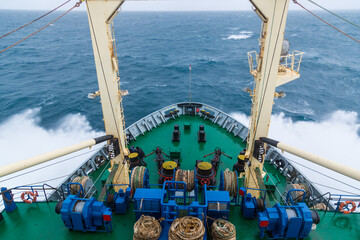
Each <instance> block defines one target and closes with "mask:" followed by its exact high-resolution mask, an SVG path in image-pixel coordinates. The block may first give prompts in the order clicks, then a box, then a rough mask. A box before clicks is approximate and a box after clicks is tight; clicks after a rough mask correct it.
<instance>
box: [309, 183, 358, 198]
mask: <svg viewBox="0 0 360 240" xmlns="http://www.w3.org/2000/svg"><path fill="white" fill-rule="evenodd" d="M311 183H313V184H317V185H319V186H322V187H327V188H330V189H333V190H336V191H340V192H344V193H349V194H352V195H358V193H353V192H348V191H345V190H343V189H338V188H334V187H330V186H328V185H323V184H321V183H317V182H311Z"/></svg>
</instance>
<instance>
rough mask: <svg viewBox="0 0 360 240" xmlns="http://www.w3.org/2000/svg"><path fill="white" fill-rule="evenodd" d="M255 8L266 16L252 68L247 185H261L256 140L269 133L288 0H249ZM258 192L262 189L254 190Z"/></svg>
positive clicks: (257, 186) (261, 163)
mask: <svg viewBox="0 0 360 240" xmlns="http://www.w3.org/2000/svg"><path fill="white" fill-rule="evenodd" d="M250 1H251V3H252V4H253V5H254V7H255V9H256V10H255V12H256V13H257V14H258V15H259V17H260V18H261V19H262V20H263V25H262V31H261V36H260V53H259V55H258V56H257V59H256V60H257V69H256V71H255V72H252V74H253V76H254V78H255V85H254V90H253V99H252V102H253V103H252V109H251V117H250V121H251V122H250V131H249V138H248V144H247V152H246V155H247V157H249V159H250V161H251V167H249V168H246V179H245V186H246V187H250V188H259V187H260V186H259V183H258V180H257V178H256V174H255V169H256V168H258V169H259V170H260V172H261V171H262V169H263V162H259V161H258V160H257V159H256V158H254V157H253V156H252V154H253V148H254V142H255V140H258V139H259V137H264V136H267V135H268V131H269V124H270V117H271V112H272V106H273V102H274V93H275V88H276V86H277V78H278V71H279V63H280V54H281V48H282V43H283V38H284V31H285V25H286V18H287V12H288V5H289V1H288V0H266V1H265V0H250ZM252 194H253V195H255V196H258V195H259V192H258V191H255V192H252Z"/></svg>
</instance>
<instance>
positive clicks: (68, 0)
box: [0, 0, 71, 39]
mask: <svg viewBox="0 0 360 240" xmlns="http://www.w3.org/2000/svg"><path fill="white" fill-rule="evenodd" d="M70 1H71V0H67V1H66V2H64V3H63V4H61V5H59V6H57V7H56V8H54V9H53V10H51V11H49V12H47V13H45V14H44V15H42V16H40V17H38V18H36V19H34V20H32V21H31V22H29V23H27V24H25V25H23V26H21V27H19V28H17V29H15V30H13V31H11V32H8V33H6V34H4V35H2V36H1V37H0V39H1V38H3V37H6V36H8V35H10V34H12V33H14V32H17V31H18V30H20V29H22V28H24V27H26V26H29V25H30V24H32V23H34V22H36V21H38V20H40V19H41V18H43V17H45V16H47V15H49V14H50V13H52V12H54V11H55V10H57V9H59V8H61V7H62V6H64V5H65V4H67V3H68V2H70Z"/></svg>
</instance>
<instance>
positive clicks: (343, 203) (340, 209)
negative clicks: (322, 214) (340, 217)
mask: <svg viewBox="0 0 360 240" xmlns="http://www.w3.org/2000/svg"><path fill="white" fill-rule="evenodd" d="M348 204H351V205H352V209H350V210H347V211H345V210H344V207H345V206H347V205H348ZM346 208H347V207H346ZM347 209H348V208H347ZM355 209H356V204H355V203H354V202H353V201H346V202H342V203H341V204H340V206H339V211H340V212H342V213H344V214H349V213H352V212H353V211H355Z"/></svg>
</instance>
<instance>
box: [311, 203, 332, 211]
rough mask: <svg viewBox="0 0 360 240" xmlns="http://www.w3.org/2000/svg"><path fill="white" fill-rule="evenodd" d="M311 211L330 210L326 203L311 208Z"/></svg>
mask: <svg viewBox="0 0 360 240" xmlns="http://www.w3.org/2000/svg"><path fill="white" fill-rule="evenodd" d="M310 209H317V210H328V209H329V208H327V207H326V204H325V203H318V204H316V205H315V206H313V207H311V208H310Z"/></svg>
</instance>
